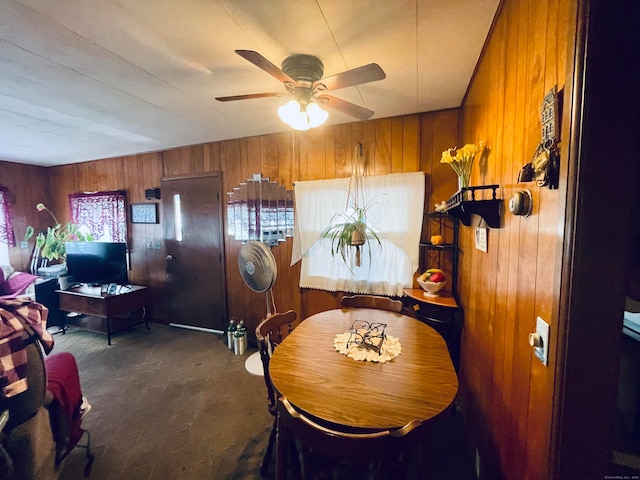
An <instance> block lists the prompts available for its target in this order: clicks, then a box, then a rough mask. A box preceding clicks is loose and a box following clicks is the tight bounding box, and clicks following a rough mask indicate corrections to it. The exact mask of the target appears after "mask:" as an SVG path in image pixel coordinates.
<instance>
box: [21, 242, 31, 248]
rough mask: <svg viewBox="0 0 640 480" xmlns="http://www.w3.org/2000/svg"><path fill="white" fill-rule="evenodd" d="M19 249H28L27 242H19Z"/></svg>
mask: <svg viewBox="0 0 640 480" xmlns="http://www.w3.org/2000/svg"><path fill="white" fill-rule="evenodd" d="M20 248H22V249H26V248H29V244H28V243H27V241H26V240H22V241H21V242H20Z"/></svg>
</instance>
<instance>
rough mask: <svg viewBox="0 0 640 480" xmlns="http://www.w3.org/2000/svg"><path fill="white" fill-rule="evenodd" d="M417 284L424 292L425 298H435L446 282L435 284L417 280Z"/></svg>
mask: <svg viewBox="0 0 640 480" xmlns="http://www.w3.org/2000/svg"><path fill="white" fill-rule="evenodd" d="M418 284H419V285H420V286H421V287H422V289H423V290H424V291H425V292H424V295H425V297H437V296H438V292H439V291H440V290H442V287H444V286H445V285H446V284H447V281H446V280H444V281H442V282H437V283H436V282H422V281H420V280H418Z"/></svg>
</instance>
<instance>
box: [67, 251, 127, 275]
mask: <svg viewBox="0 0 640 480" xmlns="http://www.w3.org/2000/svg"><path fill="white" fill-rule="evenodd" d="M65 248H66V252H67V271H68V274H69V276H70V277H71V278H70V280H71V281H72V282H74V283H87V284H93V285H97V284H103V283H117V284H120V285H126V284H128V283H129V276H128V274H127V244H126V243H117V242H67V243H66V244H65Z"/></svg>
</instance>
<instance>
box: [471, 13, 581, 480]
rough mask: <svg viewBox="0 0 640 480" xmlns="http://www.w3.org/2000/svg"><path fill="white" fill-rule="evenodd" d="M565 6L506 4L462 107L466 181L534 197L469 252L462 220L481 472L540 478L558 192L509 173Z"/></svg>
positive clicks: (550, 80)
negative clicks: (523, 211)
mask: <svg viewBox="0 0 640 480" xmlns="http://www.w3.org/2000/svg"><path fill="white" fill-rule="evenodd" d="M573 3H574V2H565V1H561V0H509V1H505V2H504V3H503V5H502V8H501V11H500V13H499V15H498V16H497V18H496V21H495V24H494V27H493V30H492V34H491V36H490V39H489V41H488V42H487V44H486V46H485V51H484V53H483V55H482V57H481V61H480V62H479V64H478V66H477V70H476V73H475V76H474V79H473V81H472V83H471V85H470V88H469V90H468V92H467V95H466V98H465V100H464V103H463V108H462V112H461V122H460V124H461V129H460V137H459V139H460V143H470V142H478V141H480V140H484V141H485V142H486V143H487V146H488V155H487V156H486V157H483V162H482V163H481V164H480V165H479V166H478V167H479V168H474V171H473V175H472V181H471V183H472V184H475V185H483V184H493V183H496V184H500V185H501V187H502V195H503V198H504V199H508V198H509V197H510V196H511V195H512V194H513V193H514V192H516V191H519V190H522V189H524V188H528V189H530V190H531V192H532V194H533V213H532V215H531V216H530V217H528V218H525V217H518V216H514V215H511V214H510V213H509V211H508V209H506V208H505V209H504V210H503V211H504V213H503V215H502V226H501V228H499V229H491V230H490V231H489V233H488V244H489V250H488V253H483V252H480V251H478V250H476V249H475V237H474V230H473V228H468V227H461V234H460V276H459V285H460V287H459V290H460V296H461V302H462V306H463V309H464V334H463V339H462V360H461V368H462V370H461V371H462V376H463V378H464V382H463V385H464V392H463V408H464V409H465V413H466V418H467V419H468V420H469V425H470V426H471V432H472V451H474V450H475V449H476V448H477V449H478V453H479V456H480V472H481V478H483V479H499V478H506V479H512V478H518V479H524V478H532V479H533V478H536V479H545V478H549V470H548V466H549V462H548V456H549V446H550V438H551V421H552V403H553V399H554V391H553V381H554V375H555V362H556V357H555V354H554V352H555V349H556V340H557V337H556V335H557V331H558V324H557V320H558V312H557V311H556V309H554V305H556V306H557V302H558V295H559V288H558V285H559V276H558V275H559V272H560V265H561V263H560V262H561V254H562V241H563V236H564V231H563V226H564V224H563V222H564V214H565V212H564V208H565V198H564V194H565V193H566V192H565V189H564V188H563V186H561V188H560V189H558V190H550V189H549V188H546V187H544V188H540V187H537V186H535V184H534V183H533V182H532V183H528V184H518V183H517V177H518V172H519V170H520V169H521V167H522V166H523V165H524V164H525V163H527V162H529V161H530V160H531V158H532V156H533V153H534V151H535V150H536V147H537V145H538V143H539V142H540V137H541V122H540V107H541V104H542V99H543V96H544V94H545V93H546V92H548V91H549V90H550V89H551V88H552V87H553V86H554V85H557V86H558V88H559V89H562V88H563V87H564V85H565V76H566V63H567V51H568V49H570V48H572V45H568V36H569V31H570V28H571V25H572V22H574V20H573V18H572V9H574V8H575V6H574V5H573ZM562 162H564V164H563V165H562V168H563V171H566V163H567V161H566V156H564V155H563V157H562ZM563 177H564V175H563ZM504 207H506V202H505V205H504ZM537 316H540V317H542V318H543V319H544V320H546V321H547V322H548V323H550V325H551V347H550V356H549V366H548V367H545V366H543V364H542V363H541V362H540V361H538V360H537V359H536V358H535V357H534V355H533V349H532V348H531V347H530V346H529V344H528V335H529V333H530V332H533V331H535V324H536V317H537Z"/></svg>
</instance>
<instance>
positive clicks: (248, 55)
mask: <svg viewBox="0 0 640 480" xmlns="http://www.w3.org/2000/svg"><path fill="white" fill-rule="evenodd" d="M235 52H236V53H237V54H238V55H240V56H241V57H242V58H244V59H245V60H249V61H250V62H251V63H253V64H254V65H255V66H256V67H258V68H261V69H262V70H264V71H265V72H267V73H268V74H269V75H271V76H272V77H274V78H276V79H277V80H280V81H281V82H291V83H293V84H294V85H295V84H296V81H295V80H294V79H293V78H291V77H290V76H289V75H287V74H286V73H284V72H283V71H282V70H280V69H279V68H278V67H276V66H275V65H274V64H273V63H271V62H270V61H269V60H267V59H266V58H264V57H263V56H262V55H260V54H259V53H258V52H254V51H253V50H236V51H235Z"/></svg>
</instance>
